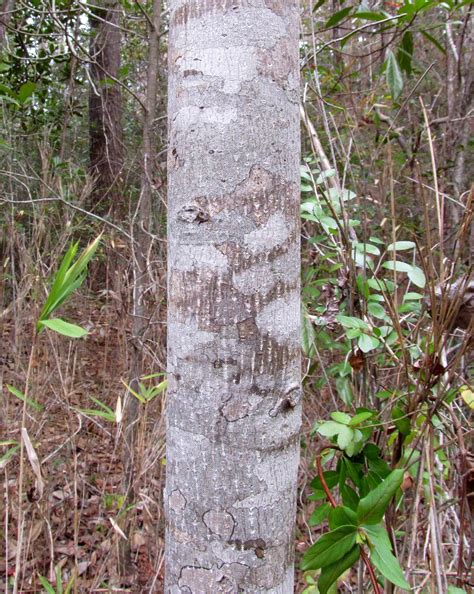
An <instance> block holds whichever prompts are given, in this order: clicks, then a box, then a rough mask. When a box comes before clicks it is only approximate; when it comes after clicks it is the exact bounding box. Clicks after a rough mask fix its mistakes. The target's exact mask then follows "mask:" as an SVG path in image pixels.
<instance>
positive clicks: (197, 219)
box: [178, 204, 210, 225]
mask: <svg viewBox="0 0 474 594" xmlns="http://www.w3.org/2000/svg"><path fill="white" fill-rule="evenodd" d="M178 219H179V220H180V221H182V222H183V223H197V224H198V225H200V224H201V223H207V222H208V221H209V220H210V216H209V214H208V213H207V212H206V211H205V210H204V209H202V208H200V207H199V206H196V205H194V204H187V205H186V206H183V207H182V208H181V209H180V210H179V211H178Z"/></svg>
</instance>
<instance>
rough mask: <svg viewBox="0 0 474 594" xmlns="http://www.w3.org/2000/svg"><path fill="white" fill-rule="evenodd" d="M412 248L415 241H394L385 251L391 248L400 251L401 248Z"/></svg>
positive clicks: (414, 246) (389, 250)
mask: <svg viewBox="0 0 474 594" xmlns="http://www.w3.org/2000/svg"><path fill="white" fill-rule="evenodd" d="M414 248H416V243H415V242H414V241H396V242H395V243H391V244H390V245H389V246H388V247H387V251H388V252H391V251H392V250H395V251H397V252H401V251H403V250H413V249H414Z"/></svg>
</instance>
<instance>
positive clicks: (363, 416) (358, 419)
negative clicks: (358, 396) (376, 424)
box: [349, 411, 374, 427]
mask: <svg viewBox="0 0 474 594" xmlns="http://www.w3.org/2000/svg"><path fill="white" fill-rule="evenodd" d="M373 416H374V413H373V412H370V411H364V412H360V413H358V414H356V415H354V416H353V417H352V419H351V421H350V423H349V426H350V427H355V426H356V425H360V424H361V423H363V422H364V421H367V419H370V418H371V417H373Z"/></svg>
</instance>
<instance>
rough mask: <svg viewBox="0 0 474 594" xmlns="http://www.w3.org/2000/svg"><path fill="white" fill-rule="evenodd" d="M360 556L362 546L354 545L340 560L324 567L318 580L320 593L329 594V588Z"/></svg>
mask: <svg viewBox="0 0 474 594" xmlns="http://www.w3.org/2000/svg"><path fill="white" fill-rule="evenodd" d="M359 557H360V546H359V545H356V546H354V547H352V549H351V550H350V551H348V552H347V553H346V554H345V555H344V556H343V557H342V558H341V559H339V561H336V562H335V563H331V564H330V565H326V566H325V567H323V569H322V571H321V575H320V577H319V580H318V588H319V593H320V594H328V591H329V588H330V587H331V586H332V585H333V584H334V583H336V581H337V578H338V577H339V576H341V575H342V574H343V573H344V572H345V571H347V570H348V569H349V568H350V567H352V566H353V565H354V564H355V563H356V562H357V561H358V559H359Z"/></svg>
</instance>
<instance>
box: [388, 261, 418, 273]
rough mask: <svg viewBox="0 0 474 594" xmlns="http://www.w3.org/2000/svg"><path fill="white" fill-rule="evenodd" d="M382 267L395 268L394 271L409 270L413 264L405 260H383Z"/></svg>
mask: <svg viewBox="0 0 474 594" xmlns="http://www.w3.org/2000/svg"><path fill="white" fill-rule="evenodd" d="M382 268H386V269H387V270H395V271H396V272H411V269H412V268H413V266H412V265H411V264H407V263H406V262H400V261H399V260H395V261H393V260H389V261H388V262H384V263H383V264H382Z"/></svg>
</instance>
